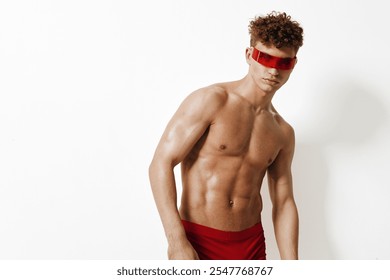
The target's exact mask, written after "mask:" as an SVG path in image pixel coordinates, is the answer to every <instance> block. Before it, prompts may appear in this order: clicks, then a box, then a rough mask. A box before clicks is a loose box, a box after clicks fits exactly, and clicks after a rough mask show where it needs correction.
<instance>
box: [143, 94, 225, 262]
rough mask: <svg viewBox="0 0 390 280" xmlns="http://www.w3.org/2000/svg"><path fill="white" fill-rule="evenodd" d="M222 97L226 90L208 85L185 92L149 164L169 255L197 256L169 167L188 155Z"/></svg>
mask: <svg viewBox="0 0 390 280" xmlns="http://www.w3.org/2000/svg"><path fill="white" fill-rule="evenodd" d="M225 101H226V94H224V93H221V92H216V91H215V90H214V89H213V88H211V87H209V88H205V89H200V90H198V91H196V92H194V93H192V94H191V95H189V96H188V97H187V98H186V99H185V100H184V101H183V103H182V104H181V105H180V107H179V109H178V110H177V111H176V113H175V114H174V116H173V117H172V119H171V120H170V122H169V123H168V125H167V127H166V129H165V131H164V133H163V135H162V137H161V139H160V142H159V144H158V146H157V149H156V151H155V154H154V157H153V160H152V163H151V164H150V167H149V178H150V184H151V187H152V191H153V196H154V199H155V202H156V205H157V209H158V212H159V214H160V217H161V221H162V224H163V227H164V231H165V235H166V237H167V240H168V258H169V259H197V258H198V256H197V254H196V252H195V250H194V249H193V248H192V246H191V245H190V243H189V242H188V240H187V238H186V235H185V231H184V228H183V226H182V223H181V218H180V215H179V211H178V208H177V205H176V201H177V194H176V183H175V176H174V172H173V169H174V167H175V166H176V165H177V164H179V163H180V162H181V161H183V160H184V158H185V157H186V156H187V155H188V153H189V152H190V151H191V149H192V148H193V146H194V145H195V144H196V142H197V141H198V140H199V138H200V137H201V136H202V135H203V134H204V132H205V131H206V129H207V128H208V127H209V126H210V124H211V123H212V121H213V119H214V117H215V114H216V113H217V111H218V110H219V109H220V108H221V106H223V104H224V102H225Z"/></svg>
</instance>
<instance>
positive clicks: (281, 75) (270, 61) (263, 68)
mask: <svg viewBox="0 0 390 280" xmlns="http://www.w3.org/2000/svg"><path fill="white" fill-rule="evenodd" d="M295 55H296V51H295V50H294V49H292V48H281V49H277V48H276V47H274V46H265V45H264V44H262V43H261V42H257V44H256V46H255V48H253V47H250V48H248V49H247V51H246V59H247V62H248V64H249V74H250V75H251V76H252V78H253V80H254V82H255V83H256V84H257V86H258V87H259V88H260V89H261V90H262V91H264V92H265V93H268V92H271V93H274V92H275V91H277V90H278V89H279V88H280V87H282V86H283V85H284V84H285V83H286V82H287V80H288V78H289V77H290V74H291V72H292V70H293V68H294V66H295V63H296V58H295Z"/></svg>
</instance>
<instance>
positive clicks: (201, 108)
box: [149, 12, 303, 259]
mask: <svg viewBox="0 0 390 280" xmlns="http://www.w3.org/2000/svg"><path fill="white" fill-rule="evenodd" d="M302 32H303V30H302V28H301V27H300V26H299V24H298V23H297V22H295V21H292V20H291V18H290V16H288V15H286V14H285V13H275V12H273V13H271V14H268V15H267V16H264V17H256V18H255V19H254V20H252V21H251V22H250V25H249V33H250V35H251V46H250V47H248V48H247V49H246V52H245V57H246V62H247V63H248V65H249V70H248V73H247V75H246V76H245V77H244V78H243V79H241V80H238V81H232V82H225V83H219V84H214V85H211V86H208V87H205V88H201V89H199V90H196V91H195V92H193V93H192V94H190V95H189V96H188V97H187V98H186V99H185V100H184V101H183V103H182V104H181V105H180V107H179V108H178V110H177V112H176V113H175V114H174V116H173V117H172V119H171V120H170V122H169V123H168V125H167V127H166V130H165V132H164V134H163V135H162V138H161V140H160V142H159V144H158V146H157V149H156V152H155V155H154V158H153V160H152V163H151V165H150V168H149V177H150V182H151V186H152V191H153V195H154V199H155V202H156V205H157V209H158V211H159V214H160V217H161V220H162V224H163V227H164V231H165V234H166V237H167V240H168V258H169V259H265V243H264V235H263V229H262V226H261V211H262V198H261V195H260V188H261V185H262V181H263V178H264V177H265V174H267V177H268V185H269V193H270V197H271V201H272V206H273V209H272V218H273V223H274V230H275V237H276V241H277V245H278V248H279V253H280V257H281V259H298V212H297V208H296V205H295V201H294V197H293V186H292V175H291V163H292V159H293V153H294V131H293V128H292V127H291V126H290V125H289V124H288V123H287V122H286V121H285V120H284V119H283V118H282V117H281V116H280V115H279V114H278V112H277V111H276V110H275V108H274V107H273V105H272V103H271V101H272V98H273V96H274V94H275V92H276V91H277V90H278V89H279V88H280V87H281V86H283V84H284V83H286V82H287V80H288V78H289V76H290V74H291V72H292V70H293V68H294V66H295V64H296V54H297V52H298V49H299V47H301V46H302V42H303V37H302ZM179 163H181V172H182V173H181V174H182V185H183V192H182V197H181V205H180V209H178V208H177V204H176V203H177V202H176V198H177V197H176V185H175V178H174V171H173V169H174V167H175V166H176V165H177V164H179Z"/></svg>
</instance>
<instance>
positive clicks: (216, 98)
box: [186, 84, 228, 108]
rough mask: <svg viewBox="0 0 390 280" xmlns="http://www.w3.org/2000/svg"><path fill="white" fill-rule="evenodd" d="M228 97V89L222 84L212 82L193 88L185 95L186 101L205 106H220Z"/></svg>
mask: <svg viewBox="0 0 390 280" xmlns="http://www.w3.org/2000/svg"><path fill="white" fill-rule="evenodd" d="M227 99H228V91H227V90H226V87H225V86H224V84H213V85H209V86H206V87H203V88H200V89H198V90H195V91H194V92H192V93H191V94H190V95H188V96H187V98H186V100H187V102H191V103H194V104H199V105H201V106H207V107H215V108H219V107H222V106H223V105H224V104H225V103H226V101H227Z"/></svg>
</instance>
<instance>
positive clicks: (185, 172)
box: [179, 156, 265, 231]
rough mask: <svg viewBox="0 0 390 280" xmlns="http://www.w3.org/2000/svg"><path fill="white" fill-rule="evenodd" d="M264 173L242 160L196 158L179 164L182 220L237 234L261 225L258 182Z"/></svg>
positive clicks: (239, 158) (237, 158) (260, 201)
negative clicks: (180, 169)
mask: <svg viewBox="0 0 390 280" xmlns="http://www.w3.org/2000/svg"><path fill="white" fill-rule="evenodd" d="M264 174H265V170H264V171H261V170H260V171H259V169H258V168H255V167H253V166H252V167H251V166H250V165H249V164H248V163H245V159H244V158H242V157H221V156H217V157H210V156H209V157H207V160H206V159H202V158H197V160H196V161H195V162H192V164H190V163H189V162H186V161H184V162H183V163H182V181H183V192H182V198H181V206H180V209H179V211H180V215H181V218H182V219H183V220H187V221H190V222H193V223H197V224H201V225H204V226H208V227H211V228H216V229H219V230H224V231H240V230H244V229H246V228H249V227H251V226H253V225H255V224H256V223H259V222H260V221H261V216H260V214H261V210H262V206H263V205H262V199H261V195H260V187H261V182H262V179H263V177H264Z"/></svg>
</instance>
